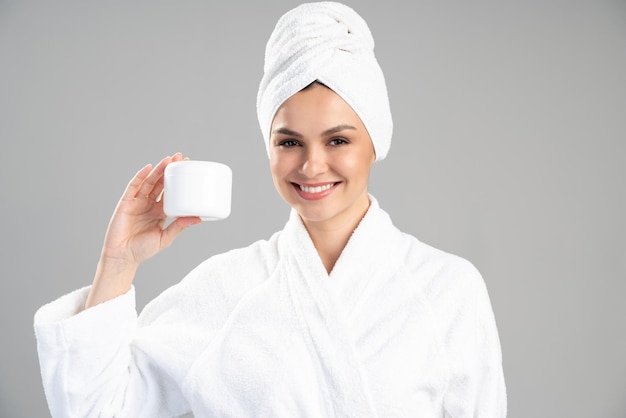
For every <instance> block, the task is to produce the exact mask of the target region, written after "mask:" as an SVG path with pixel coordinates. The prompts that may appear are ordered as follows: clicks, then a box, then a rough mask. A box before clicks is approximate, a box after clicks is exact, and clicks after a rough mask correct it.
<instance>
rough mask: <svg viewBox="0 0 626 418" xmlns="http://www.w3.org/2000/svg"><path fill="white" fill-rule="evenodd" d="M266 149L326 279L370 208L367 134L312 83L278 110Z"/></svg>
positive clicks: (371, 157) (327, 91) (339, 103)
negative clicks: (317, 254) (308, 236)
mask: <svg viewBox="0 0 626 418" xmlns="http://www.w3.org/2000/svg"><path fill="white" fill-rule="evenodd" d="M270 143H271V147H270V166H271V170H272V177H273V179H274V185H275V186H276V189H277V190H278V193H280V195H281V196H282V198H283V199H285V201H286V202H287V203H289V205H290V206H291V207H292V208H294V209H295V210H296V211H297V212H298V214H299V215H300V217H301V218H302V221H303V223H304V225H305V226H306V228H307V231H308V232H309V235H311V239H312V240H313V243H314V244H315V248H316V249H317V250H318V252H319V253H320V256H321V258H322V262H323V264H324V266H325V267H326V270H327V271H328V272H329V273H330V271H331V270H332V268H333V266H334V264H335V262H336V261H337V259H338V258H339V255H340V254H341V250H342V249H343V247H344V246H345V244H346V242H347V241H348V238H349V237H350V235H351V234H352V231H354V229H355V228H356V226H357V224H358V223H359V221H360V220H361V219H362V218H363V215H365V212H366V211H367V209H368V207H369V198H368V193H367V185H368V180H369V173H370V168H371V166H372V164H373V163H374V160H375V153H374V147H373V146H372V141H371V139H370V137H369V134H368V133H367V129H366V128H365V126H364V125H363V122H361V119H360V118H359V117H358V116H357V114H356V113H355V112H354V110H353V109H352V108H351V107H350V106H349V105H348V104H347V103H346V102H345V101H344V100H343V99H342V98H341V97H340V96H339V95H338V94H337V93H335V92H334V91H332V90H331V89H329V88H327V87H325V86H323V85H322V84H320V83H314V84H313V85H312V87H308V88H306V89H303V90H302V91H300V92H298V93H296V94H294V95H293V96H291V97H290V98H289V99H287V100H286V101H285V103H283V104H282V105H281V107H280V108H279V109H278V111H277V112H276V116H275V117H274V121H273V123H272V130H271V137H270Z"/></svg>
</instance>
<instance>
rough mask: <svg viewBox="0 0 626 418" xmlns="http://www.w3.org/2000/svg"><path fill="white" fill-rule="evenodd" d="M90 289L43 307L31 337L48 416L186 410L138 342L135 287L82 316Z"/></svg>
mask: <svg viewBox="0 0 626 418" xmlns="http://www.w3.org/2000/svg"><path fill="white" fill-rule="evenodd" d="M88 291H89V288H88V287H87V288H83V289H79V290H76V291H74V292H72V293H70V294H68V295H65V296H63V297H61V298H59V299H57V300H56V301H54V302H52V303H49V304H47V305H45V306H43V307H41V308H40V309H39V310H38V311H37V313H36V314H35V334H36V337H37V345H38V346H37V349H38V353H39V361H40V367H41V375H42V381H43V385H44V390H45V392H46V398H47V400H48V405H49V408H50V411H51V413H52V416H54V417H91V416H99V417H101V416H128V417H130V416H132V417H143V416H150V417H159V416H174V415H177V414H182V413H184V412H185V411H186V410H187V406H186V405H185V404H184V398H183V397H182V396H180V394H179V389H178V385H176V384H175V382H174V380H173V378H172V377H173V376H169V375H168V374H167V373H164V372H163V370H162V369H161V368H158V367H155V364H153V361H152V359H151V358H150V356H148V355H146V354H145V353H144V352H143V351H142V349H141V344H133V339H134V338H135V337H136V329H137V313H136V310H135V294H134V288H131V290H130V291H129V292H127V293H126V294H124V295H122V296H119V297H117V298H115V299H112V300H109V301H107V302H105V303H102V304H100V305H98V306H94V307H92V308H90V309H87V310H84V311H81V310H80V308H81V307H82V306H84V302H85V299H86V297H87V293H88Z"/></svg>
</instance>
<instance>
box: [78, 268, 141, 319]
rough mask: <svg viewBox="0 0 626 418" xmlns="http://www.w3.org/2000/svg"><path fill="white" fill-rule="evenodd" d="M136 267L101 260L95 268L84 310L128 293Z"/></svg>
mask: <svg viewBox="0 0 626 418" xmlns="http://www.w3.org/2000/svg"><path fill="white" fill-rule="evenodd" d="M137 267H138V266H137V265H133V264H129V263H126V262H120V261H115V260H108V259H106V258H101V259H100V261H98V266H97V267H96V274H95V276H94V279H93V284H92V286H91V288H90V290H89V294H88V295H87V300H86V301H85V309H89V308H91V307H93V306H96V305H99V304H100V303H102V302H106V301H108V300H111V299H114V298H116V297H118V296H121V295H123V294H125V293H126V292H128V290H129V289H130V287H131V285H132V283H133V279H134V277H135V274H136V272H137Z"/></svg>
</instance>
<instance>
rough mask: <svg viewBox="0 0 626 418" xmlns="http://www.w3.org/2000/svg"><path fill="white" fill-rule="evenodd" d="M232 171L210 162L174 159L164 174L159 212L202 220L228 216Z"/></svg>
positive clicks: (225, 166)
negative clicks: (161, 203)
mask: <svg viewBox="0 0 626 418" xmlns="http://www.w3.org/2000/svg"><path fill="white" fill-rule="evenodd" d="M231 193H232V171H231V169H230V167H228V166H227V165H225V164H221V163H216V162H212V161H177V162H174V163H170V164H168V166H167V167H165V173H164V191H163V211H164V212H165V214H166V215H167V216H170V217H173V218H177V217H181V216H199V217H200V218H202V220H203V221H213V220H220V219H224V218H227V217H228V215H230V204H231Z"/></svg>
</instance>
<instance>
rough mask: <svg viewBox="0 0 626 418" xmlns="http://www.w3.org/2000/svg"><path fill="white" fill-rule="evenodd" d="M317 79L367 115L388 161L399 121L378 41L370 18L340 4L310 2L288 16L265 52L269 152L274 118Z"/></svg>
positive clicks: (261, 104)
mask: <svg viewBox="0 0 626 418" xmlns="http://www.w3.org/2000/svg"><path fill="white" fill-rule="evenodd" d="M314 81H320V82H321V83H323V84H325V85H326V86H327V87H329V88H331V89H332V90H333V91H335V92H336V93H337V94H339V95H340V96H341V97H342V98H343V99H344V100H345V101H346V102H347V103H348V104H349V105H350V106H351V107H352V108H353V109H354V111H355V112H356V114H357V115H358V116H359V117H360V118H361V120H362V121H363V124H364V125H365V127H366V128H367V131H368V133H369V135H370V137H371V139H372V143H373V144H374V150H375V151H376V159H377V160H382V159H383V158H385V156H386V155H387V152H388V151H389V147H390V145H391V136H392V131H393V122H392V119H391V111H390V108H389V99H388V95H387V87H386V84H385V79H384V76H383V72H382V70H381V68H380V66H379V65H378V61H377V60H376V57H375V56H374V39H373V38H372V35H371V33H370V30H369V28H368V26H367V23H366V22H365V20H363V19H362V18H361V16H359V15H358V14H357V13H356V12H355V11H354V10H353V9H351V8H350V7H348V6H345V5H343V4H340V3H335V2H320V3H306V4H303V5H300V6H298V7H296V8H295V9H292V10H290V11H289V12H287V13H286V14H284V15H283V16H282V17H281V18H280V19H279V20H278V23H277V24H276V27H275V29H274V31H273V32H272V34H271V36H270V38H269V41H268V42H267V46H266V50H265V66H264V75H263V79H262V80H261V83H260V86H259V91H258V96H257V116H258V118H259V124H260V126H261V131H262V132H263V137H264V139H265V145H266V148H267V150H268V155H269V136H270V129H271V125H272V120H273V119H274V115H275V114H276V111H277V110H278V108H279V107H280V105H281V104H282V103H283V102H284V101H285V100H287V99H288V98H289V97H291V96H292V95H293V94H295V93H297V92H298V91H300V90H302V89H303V88H304V87H306V86H308V85H309V84H311V83H312V82H314Z"/></svg>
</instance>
